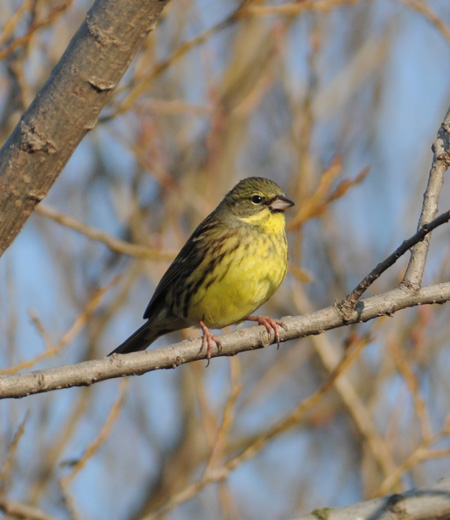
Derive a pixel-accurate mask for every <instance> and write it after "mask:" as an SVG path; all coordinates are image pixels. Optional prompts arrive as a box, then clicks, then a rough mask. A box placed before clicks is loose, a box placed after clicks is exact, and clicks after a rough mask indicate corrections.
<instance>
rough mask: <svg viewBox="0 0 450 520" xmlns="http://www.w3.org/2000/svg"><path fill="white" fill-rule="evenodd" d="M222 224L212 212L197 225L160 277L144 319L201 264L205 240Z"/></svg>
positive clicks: (154, 313) (160, 305)
mask: <svg viewBox="0 0 450 520" xmlns="http://www.w3.org/2000/svg"><path fill="white" fill-rule="evenodd" d="M222 226H223V225H222V224H221V222H220V220H218V219H217V218H216V216H215V215H214V213H212V214H210V215H209V216H208V217H206V219H205V220H203V222H202V223H201V224H200V225H199V226H198V227H197V229H196V230H195V231H194V232H193V233H192V235H191V236H190V237H189V239H188V240H187V242H186V244H185V245H184V246H183V248H182V249H181V251H180V252H179V253H178V255H177V256H176V258H175V260H174V261H173V262H172V264H171V265H170V266H169V268H168V269H167V271H166V273H165V274H164V276H163V277H162V278H161V280H160V282H159V284H158V285H157V287H156V289H155V292H154V294H153V296H152V299H151V300H150V303H149V304H148V306H147V308H146V310H145V312H144V319H151V318H153V317H154V316H155V315H157V314H158V313H159V312H160V311H161V310H162V309H163V308H164V306H165V305H166V303H167V302H166V296H167V294H168V292H169V290H170V289H171V288H173V287H176V286H178V284H180V283H183V280H184V278H185V277H187V276H189V274H190V273H192V271H194V270H195V269H196V268H197V267H198V266H199V265H200V264H201V262H202V260H203V259H204V256H205V245H204V244H205V242H206V241H208V240H209V238H210V237H211V236H212V235H215V233H216V232H218V231H219V229H218V228H222Z"/></svg>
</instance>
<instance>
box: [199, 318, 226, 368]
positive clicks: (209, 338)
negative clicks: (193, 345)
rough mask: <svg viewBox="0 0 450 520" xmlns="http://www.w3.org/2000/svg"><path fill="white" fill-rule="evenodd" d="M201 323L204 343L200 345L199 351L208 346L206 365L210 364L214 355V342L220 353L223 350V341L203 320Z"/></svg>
mask: <svg viewBox="0 0 450 520" xmlns="http://www.w3.org/2000/svg"><path fill="white" fill-rule="evenodd" d="M199 325H200V327H201V328H202V331H203V335H202V344H201V346H200V350H199V352H201V351H202V350H203V348H205V347H206V359H207V363H206V366H209V362H210V360H211V355H212V349H213V343H215V344H216V347H217V352H219V353H220V352H221V351H222V343H221V342H220V340H219V338H218V337H217V336H214V334H213V333H212V332H211V331H210V330H209V329H208V327H207V326H206V325H205V324H204V323H203V321H200V322H199Z"/></svg>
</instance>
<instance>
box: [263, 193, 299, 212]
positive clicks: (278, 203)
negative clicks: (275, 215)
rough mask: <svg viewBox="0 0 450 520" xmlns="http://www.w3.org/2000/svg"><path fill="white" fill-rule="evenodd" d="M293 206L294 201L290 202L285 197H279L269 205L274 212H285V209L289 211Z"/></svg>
mask: <svg viewBox="0 0 450 520" xmlns="http://www.w3.org/2000/svg"><path fill="white" fill-rule="evenodd" d="M293 205H294V203H293V202H292V200H289V199H287V198H286V197H283V196H282V195H278V197H277V198H276V199H274V200H273V201H272V202H271V203H270V204H269V208H270V209H271V210H272V211H284V210H285V209H288V208H290V207H291V206H293Z"/></svg>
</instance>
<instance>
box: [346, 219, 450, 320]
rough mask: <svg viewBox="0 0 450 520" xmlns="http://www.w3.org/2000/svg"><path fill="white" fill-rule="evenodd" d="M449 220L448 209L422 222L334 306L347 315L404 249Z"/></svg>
mask: <svg viewBox="0 0 450 520" xmlns="http://www.w3.org/2000/svg"><path fill="white" fill-rule="evenodd" d="M449 220H450V210H449V211H446V212H445V213H442V214H441V215H439V217H436V218H435V219H434V220H433V221H432V222H429V223H428V224H423V226H422V227H420V228H419V230H418V231H417V233H415V234H414V235H413V236H412V237H409V238H407V239H406V240H404V241H403V242H402V243H401V244H400V246H399V247H398V248H397V249H396V250H395V251H394V252H393V253H391V254H390V255H389V256H388V257H387V258H385V259H384V260H383V261H382V262H380V263H379V264H378V265H377V266H376V267H375V268H374V269H372V271H371V272H370V273H369V274H368V275H367V276H366V277H365V278H364V279H363V280H362V281H361V282H360V283H359V284H358V285H357V286H356V287H355V288H354V289H353V291H352V292H351V293H350V294H349V295H348V296H347V297H346V298H344V299H343V300H337V301H336V307H337V308H338V309H339V310H340V311H341V312H342V314H343V315H344V317H347V316H349V315H350V314H351V312H352V311H353V310H354V309H355V307H356V304H357V303H358V300H359V299H360V298H361V296H362V295H363V294H364V292H365V291H366V290H367V289H368V288H369V287H370V286H371V285H372V284H373V282H375V280H377V279H378V278H379V277H380V276H381V275H382V274H383V273H384V271H386V270H387V269H389V267H391V266H393V265H394V264H395V262H396V261H397V260H398V259H399V258H400V257H401V256H403V255H404V254H405V253H406V251H408V250H409V249H411V247H413V246H415V245H418V244H420V243H421V242H423V241H424V240H425V239H426V238H427V236H428V235H429V234H430V233H431V232H432V231H433V230H434V229H436V228H437V227H439V226H442V224H445V223H446V222H448V221H449Z"/></svg>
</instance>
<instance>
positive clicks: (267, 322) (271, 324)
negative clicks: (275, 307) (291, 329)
mask: <svg viewBox="0 0 450 520" xmlns="http://www.w3.org/2000/svg"><path fill="white" fill-rule="evenodd" d="M246 320H248V321H256V322H258V323H259V325H264V327H266V330H267V333H268V334H269V336H270V334H271V333H272V332H273V333H274V335H275V340H276V342H277V349H279V348H280V334H279V332H278V326H280V327H283V329H284V330H287V327H286V325H285V324H284V323H283V322H282V321H281V320H276V319H273V318H268V317H267V316H249V317H248V318H246Z"/></svg>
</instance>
